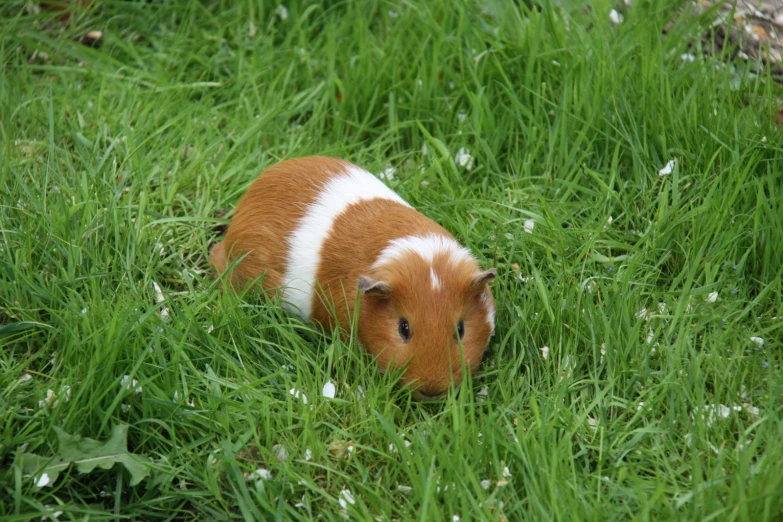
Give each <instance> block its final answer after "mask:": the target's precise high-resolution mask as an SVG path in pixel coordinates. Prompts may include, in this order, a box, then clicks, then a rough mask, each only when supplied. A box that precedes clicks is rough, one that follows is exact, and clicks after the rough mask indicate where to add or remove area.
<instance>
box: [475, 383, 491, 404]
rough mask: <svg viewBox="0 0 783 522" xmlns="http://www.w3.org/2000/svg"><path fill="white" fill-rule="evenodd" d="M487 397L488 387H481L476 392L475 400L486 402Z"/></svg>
mask: <svg viewBox="0 0 783 522" xmlns="http://www.w3.org/2000/svg"><path fill="white" fill-rule="evenodd" d="M488 395H489V386H482V387H481V389H480V390H479V391H477V392H476V399H478V400H480V401H485V400H487V396H488Z"/></svg>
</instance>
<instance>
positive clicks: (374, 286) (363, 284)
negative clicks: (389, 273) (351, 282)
mask: <svg viewBox="0 0 783 522" xmlns="http://www.w3.org/2000/svg"><path fill="white" fill-rule="evenodd" d="M359 290H360V291H361V293H363V294H364V295H370V296H373V295H374V296H379V297H386V296H388V295H389V292H391V288H389V285H387V284H386V283H384V282H383V281H376V280H375V279H372V278H370V277H367V276H359Z"/></svg>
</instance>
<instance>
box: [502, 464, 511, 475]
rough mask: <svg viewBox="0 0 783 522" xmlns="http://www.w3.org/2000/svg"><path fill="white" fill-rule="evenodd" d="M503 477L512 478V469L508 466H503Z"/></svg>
mask: <svg viewBox="0 0 783 522" xmlns="http://www.w3.org/2000/svg"><path fill="white" fill-rule="evenodd" d="M503 478H511V471H509V469H508V466H503Z"/></svg>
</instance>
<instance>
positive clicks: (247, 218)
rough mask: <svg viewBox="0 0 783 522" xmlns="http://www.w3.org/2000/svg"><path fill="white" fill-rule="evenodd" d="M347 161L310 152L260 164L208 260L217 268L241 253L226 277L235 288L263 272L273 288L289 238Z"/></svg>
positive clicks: (280, 277)
mask: <svg viewBox="0 0 783 522" xmlns="http://www.w3.org/2000/svg"><path fill="white" fill-rule="evenodd" d="M349 165H350V164H349V163H347V162H345V161H342V160H339V159H336V158H329V157H321V156H311V157H306V158H297V159H292V160H287V161H282V162H280V163H277V164H275V165H273V166H271V167H269V168H268V169H266V170H265V171H264V172H263V173H262V174H261V175H260V176H259V177H258V178H256V180H255V181H253V183H252V184H251V185H250V188H248V190H247V192H246V193H245V195H244V196H243V197H242V199H241V200H240V202H239V204H238V205H237V207H236V210H235V211H234V215H233V217H232V219H231V223H230V224H229V227H228V229H227V230H226V235H225V238H224V239H223V241H221V242H220V243H218V244H217V245H215V246H214V247H213V249H212V251H211V252H210V256H209V262H210V264H211V265H212V266H213V267H214V268H215V270H216V271H217V272H218V274H222V273H223V272H225V271H226V269H227V268H229V267H230V266H231V264H232V263H234V262H235V261H236V259H237V258H241V260H240V261H239V262H238V263H237V265H236V266H235V267H234V269H233V270H232V271H231V274H230V282H231V283H232V284H233V285H234V286H235V287H236V288H241V287H242V286H244V285H245V284H247V283H248V282H250V281H252V280H254V279H256V278H257V277H258V276H260V275H261V274H262V273H265V275H264V279H263V286H264V288H265V289H266V290H268V291H269V292H270V293H274V292H275V290H276V289H277V288H279V287H281V286H283V284H284V282H285V281H284V279H285V273H286V267H287V265H288V263H287V258H288V255H289V246H288V241H289V238H290V237H291V236H292V234H293V233H294V230H295V229H296V228H297V226H298V224H299V223H300V222H301V221H302V219H303V217H304V216H305V214H306V213H307V210H308V208H309V207H310V206H311V205H312V204H313V202H315V201H316V200H317V199H318V196H319V195H320V193H321V190H322V189H323V187H324V185H325V184H326V183H327V182H328V180H329V179H330V178H332V177H333V176H334V175H335V174H336V173H339V172H341V171H344V170H345V169H346V168H347V167H348V166H349ZM243 256H244V257H243Z"/></svg>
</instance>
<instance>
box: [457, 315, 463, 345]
mask: <svg viewBox="0 0 783 522" xmlns="http://www.w3.org/2000/svg"><path fill="white" fill-rule="evenodd" d="M463 337H465V321H464V320H463V321H460V322H459V324H458V325H457V338H458V339H459V340H460V341H461V340H462V338H463Z"/></svg>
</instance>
